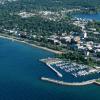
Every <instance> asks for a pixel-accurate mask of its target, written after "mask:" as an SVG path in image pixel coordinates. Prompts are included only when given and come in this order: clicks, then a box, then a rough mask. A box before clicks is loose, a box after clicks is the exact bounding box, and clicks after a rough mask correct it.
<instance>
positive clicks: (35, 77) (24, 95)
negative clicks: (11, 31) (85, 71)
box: [0, 39, 100, 100]
mask: <svg viewBox="0 0 100 100" xmlns="http://www.w3.org/2000/svg"><path fill="white" fill-rule="evenodd" d="M50 56H51V57H53V56H54V54H53V53H50V52H47V51H44V50H41V49H38V48H33V47H31V46H29V45H26V44H22V43H18V42H11V41H10V40H5V39H0V100H100V86H96V85H88V86H81V87H71V86H60V85H56V84H53V83H48V82H44V81H41V80H40V77H41V76H49V77H53V78H56V75H55V73H54V72H52V71H51V70H50V69H49V68H48V67H47V66H45V64H43V63H41V62H40V61H39V59H40V58H45V57H50Z"/></svg>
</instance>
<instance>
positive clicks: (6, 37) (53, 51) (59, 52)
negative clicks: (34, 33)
mask: <svg viewBox="0 0 100 100" xmlns="http://www.w3.org/2000/svg"><path fill="white" fill-rule="evenodd" d="M0 38H4V39H9V40H12V41H17V42H21V43H24V44H28V45H30V46H33V47H36V48H40V49H43V50H46V51H49V52H52V53H55V54H62V53H63V52H61V51H57V50H52V49H49V48H46V47H42V46H37V45H36V44H30V43H28V42H26V41H24V40H23V41H22V40H18V39H17V38H16V37H11V36H2V35H0Z"/></svg>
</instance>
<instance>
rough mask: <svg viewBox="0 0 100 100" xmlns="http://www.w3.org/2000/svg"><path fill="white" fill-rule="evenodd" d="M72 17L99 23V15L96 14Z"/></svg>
mask: <svg viewBox="0 0 100 100" xmlns="http://www.w3.org/2000/svg"><path fill="white" fill-rule="evenodd" d="M73 16H74V17H77V18H82V19H87V20H97V21H100V13H97V14H75V15H73Z"/></svg>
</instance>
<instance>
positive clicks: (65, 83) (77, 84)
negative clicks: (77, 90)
mask: <svg viewBox="0 0 100 100" xmlns="http://www.w3.org/2000/svg"><path fill="white" fill-rule="evenodd" d="M41 80H43V81H47V82H52V83H55V84H59V85H65V86H84V85H89V84H93V83H95V82H96V80H95V79H93V80H89V81H84V82H72V83H70V82H64V81H59V80H55V79H51V78H46V77H41Z"/></svg>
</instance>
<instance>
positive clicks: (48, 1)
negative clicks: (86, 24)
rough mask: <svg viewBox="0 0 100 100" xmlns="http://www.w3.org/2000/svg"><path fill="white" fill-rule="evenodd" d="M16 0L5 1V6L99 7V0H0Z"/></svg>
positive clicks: (37, 7)
mask: <svg viewBox="0 0 100 100" xmlns="http://www.w3.org/2000/svg"><path fill="white" fill-rule="evenodd" d="M5 1H16V2H10V3H6V4H5V5H6V6H5V8H9V9H10V10H19V9H26V10H30V9H56V10H58V9H62V8H75V7H95V8H100V0H0V2H5Z"/></svg>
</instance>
